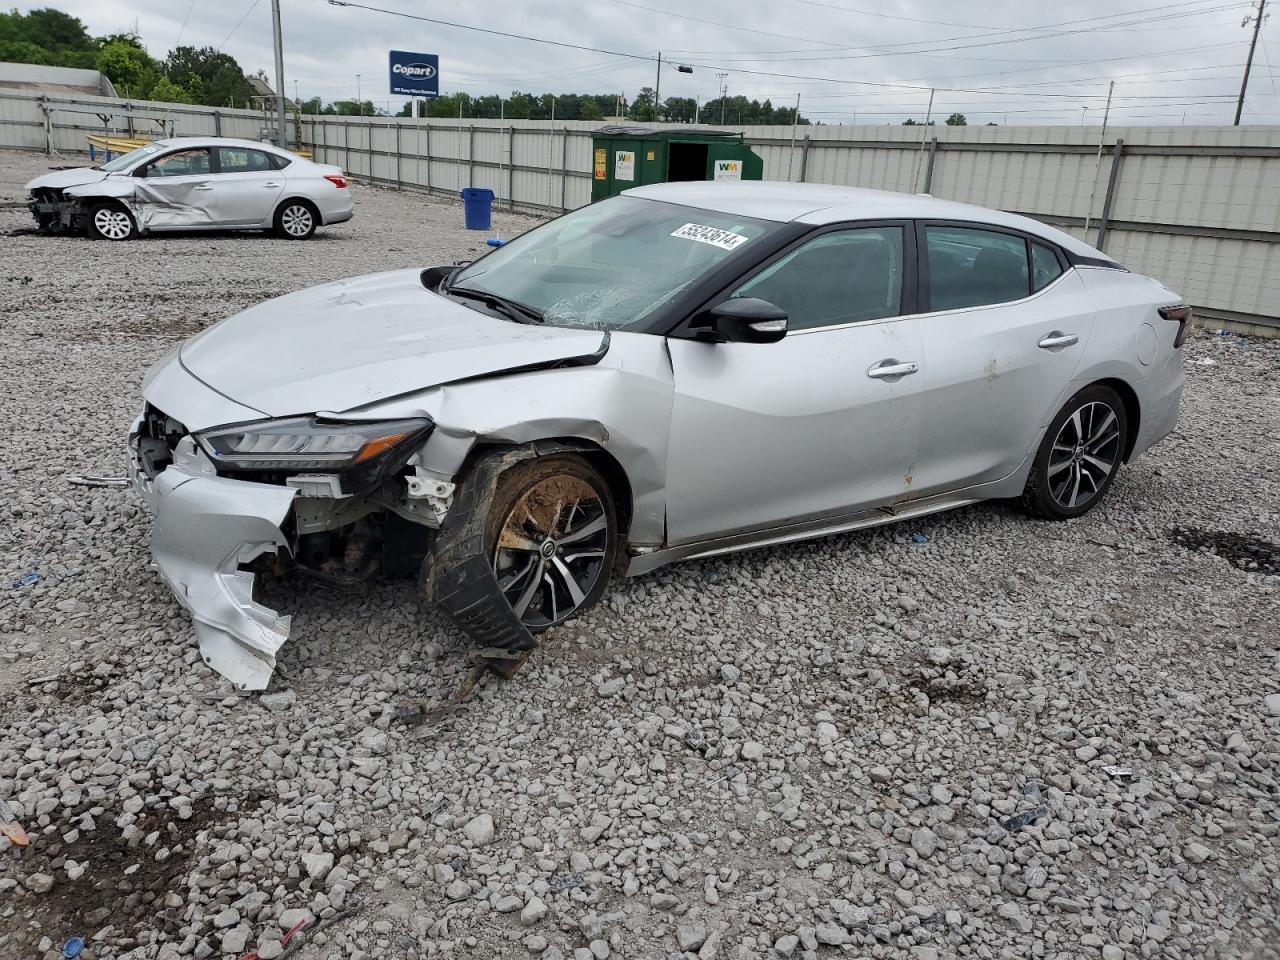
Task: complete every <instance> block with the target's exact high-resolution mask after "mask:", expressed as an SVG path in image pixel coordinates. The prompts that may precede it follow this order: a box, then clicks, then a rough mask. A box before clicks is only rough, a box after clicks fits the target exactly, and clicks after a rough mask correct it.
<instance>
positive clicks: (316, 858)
mask: <svg viewBox="0 0 1280 960" xmlns="http://www.w3.org/2000/svg"><path fill="white" fill-rule="evenodd" d="M302 866H303V868H304V869H305V870H306V871H307V876H308V877H310V878H311V879H312V880H316V881H318V880H323V879H324V878H325V877H327V876H328V875H329V871H330V870H332V869H333V854H332V853H304V854H303V855H302Z"/></svg>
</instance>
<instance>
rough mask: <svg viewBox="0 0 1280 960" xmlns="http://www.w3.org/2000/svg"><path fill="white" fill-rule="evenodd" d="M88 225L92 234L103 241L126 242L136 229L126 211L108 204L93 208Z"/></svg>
mask: <svg viewBox="0 0 1280 960" xmlns="http://www.w3.org/2000/svg"><path fill="white" fill-rule="evenodd" d="M90 224H91V225H92V228H93V232H94V234H95V235H96V236H99V237H101V238H102V239H104V240H128V239H129V238H130V237H132V236H133V234H134V231H135V229H136V228H135V227H134V225H133V217H131V216H129V213H128V211H126V210H124V209H123V208H122V207H118V206H115V205H114V204H109V203H103V204H99V205H98V206H96V207H94V209H93V213H92V214H90Z"/></svg>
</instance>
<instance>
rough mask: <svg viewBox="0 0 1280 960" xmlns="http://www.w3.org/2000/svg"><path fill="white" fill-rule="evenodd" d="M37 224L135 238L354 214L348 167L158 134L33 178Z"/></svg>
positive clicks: (284, 232) (238, 143)
mask: <svg viewBox="0 0 1280 960" xmlns="http://www.w3.org/2000/svg"><path fill="white" fill-rule="evenodd" d="M27 191H28V193H29V194H30V202H29V206H30V208H31V213H32V215H33V216H34V217H35V218H36V225H37V226H38V227H39V228H40V229H41V230H42V231H45V232H49V233H67V232H75V233H80V232H88V234H89V235H90V236H93V237H100V238H102V239H104V240H129V239H131V238H133V237H135V236H137V235H138V234H140V233H158V232H161V231H164V230H274V231H275V232H276V233H277V234H279V235H280V236H282V237H285V238H286V239H289V240H305V239H307V238H308V237H310V236H311V235H312V234H313V233H315V230H316V227H318V226H323V225H328V224H333V223H342V222H343V221H345V220H350V219H351V216H352V203H351V191H350V190H348V189H347V178H346V176H345V175H344V174H343V172H342V168H341V167H335V166H331V165H329V164H323V163H313V162H312V161H310V160H305V159H303V158H302V157H300V156H298V155H297V154H294V153H290V152H289V151H287V150H281V149H279V148H278V147H274V146H272V145H271V144H267V143H259V142H257V141H255V140H232V139H228V138H226V137H174V138H170V139H168V140H156V141H155V142H153V143H149V144H147V145H146V146H143V147H139V148H138V149H137V150H131V151H130V152H129V153H125V154H122V155H121V156H118V157H116V158H115V159H114V160H111V161H109V162H107V163H104V164H102V165H101V166H99V167H77V168H75V169H72V170H58V171H55V172H53V173H47V174H45V175H44V176H42V177H36V178H35V179H34V180H32V181H31V182H30V183H28V184H27Z"/></svg>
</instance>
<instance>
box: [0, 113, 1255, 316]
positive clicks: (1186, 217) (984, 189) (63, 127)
mask: <svg viewBox="0 0 1280 960" xmlns="http://www.w3.org/2000/svg"><path fill="white" fill-rule="evenodd" d="M271 123H272V120H271V118H268V117H265V116H264V115H263V114H261V113H258V112H254V111H247V110H215V109H212V108H208V107H190V106H182V105H172V104H146V103H133V104H129V103H126V102H125V101H120V100H109V99H105V98H95V97H83V98H77V99H70V98H62V97H46V98H42V97H37V96H32V95H30V94H27V93H18V92H6V91H4V90H2V89H0V146H8V147H24V148H27V149H37V150H45V149H46V148H50V147H51V148H52V149H53V150H55V151H58V152H61V153H72V152H82V151H83V150H84V149H85V140H84V137H85V135H86V134H87V133H91V132H101V131H102V130H103V129H104V127H110V128H111V129H112V130H114V131H126V132H134V133H136V134H139V135H143V134H152V135H159V134H160V133H161V132H163V133H172V134H177V135H183V134H185V135H212V134H221V135H222V136H238V137H247V138H250V139H256V138H257V137H258V135H259V131H260V130H261V128H263V127H270V126H271ZM598 126H599V124H594V123H583V122H569V123H564V122H554V123H547V122H545V121H527V120H509V121H499V120H463V121H458V120H444V119H432V120H412V119H405V118H390V117H302V118H300V119H298V118H295V119H293V120H291V121H290V134H291V136H293V137H294V138H295V140H296V141H297V142H299V143H300V144H301V145H302V146H303V147H307V148H310V149H311V150H312V151H313V153H314V154H315V158H316V159H317V160H320V161H322V162H327V163H335V164H338V165H339V166H341V167H343V168H344V169H346V170H347V171H348V172H349V173H351V174H353V175H354V176H356V177H357V178H364V179H366V180H370V181H372V182H375V183H381V184H386V185H393V186H398V187H406V188H415V189H423V190H430V191H432V192H434V193H441V194H448V195H454V196H456V194H457V191H458V190H459V189H461V188H462V187H466V186H476V187H488V188H489V189H491V190H493V191H494V192H495V194H497V196H498V198H499V202H500V203H501V204H504V205H506V206H508V207H510V208H511V209H519V210H526V211H529V212H536V213H545V212H552V213H559V212H560V211H562V210H568V209H574V208H576V207H579V206H582V205H583V204H585V203H587V202H588V201H589V199H590V194H591V175H592V156H591V132H592V131H593V130H594V129H595V128H596V127H598ZM729 129H738V128H732V127H730V128H729ZM740 129H742V131H743V132H744V133H745V134H746V136H747V139H748V142H749V143H751V144H752V146H753V147H754V148H755V150H756V151H757V152H758V153H759V154H760V155H761V156H762V157H763V158H764V165H765V177H766V178H767V179H770V180H796V181H809V182H815V183H837V184H849V185H854V186H860V187H875V188H879V189H884V190H902V191H909V192H917V191H927V192H929V193H932V194H934V195H935V196H939V197H946V198H948V199H952V200H961V201H964V202H968V203H976V204H980V205H983V206H991V207H999V208H1001V209H1005V210H1013V211H1016V212H1019V213H1024V214H1026V215H1028V216H1031V217H1035V218H1036V219H1038V220H1042V221H1044V222H1046V223H1052V224H1054V225H1055V226H1059V227H1061V228H1063V229H1065V230H1067V231H1069V232H1071V233H1074V234H1075V235H1077V236H1084V235H1085V233H1084V225H1085V221H1086V218H1087V219H1088V220H1089V223H1090V229H1089V232H1088V240H1089V241H1090V242H1091V243H1094V244H1095V245H1098V246H1101V247H1103V249H1105V250H1106V251H1107V253H1108V254H1110V255H1111V256H1113V257H1115V258H1116V259H1117V260H1119V261H1120V262H1121V263H1123V264H1125V265H1126V266H1128V267H1130V268H1132V269H1134V270H1138V271H1141V272H1143V273H1147V274H1150V275H1152V276H1155V277H1158V278H1160V279H1161V280H1163V281H1165V282H1166V283H1168V284H1169V285H1170V286H1172V287H1174V288H1176V289H1178V290H1180V291H1181V292H1183V293H1184V294H1185V295H1186V296H1187V298H1188V299H1189V300H1190V301H1191V302H1192V304H1193V305H1195V306H1196V307H1197V308H1198V310H1199V312H1200V313H1201V314H1202V315H1207V316H1212V317H1218V318H1222V319H1226V320H1232V321H1235V322H1238V323H1245V324H1257V325H1261V326H1266V327H1272V328H1274V327H1280V127H1120V128H1113V129H1111V130H1108V131H1107V135H1106V139H1105V143H1104V145H1103V150H1102V153H1101V157H1099V152H1098V139H1099V132H1100V131H1099V130H1098V129H1097V128H1096V127H899V126H885V127H870V126H857V127H800V128H798V129H797V130H796V131H794V133H793V130H792V128H790V127H744V128H740ZM793 136H794V140H793Z"/></svg>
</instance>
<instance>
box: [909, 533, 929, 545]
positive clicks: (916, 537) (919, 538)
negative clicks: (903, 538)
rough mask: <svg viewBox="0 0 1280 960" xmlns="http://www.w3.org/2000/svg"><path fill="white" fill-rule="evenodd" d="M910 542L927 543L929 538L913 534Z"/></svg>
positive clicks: (920, 534)
mask: <svg viewBox="0 0 1280 960" xmlns="http://www.w3.org/2000/svg"><path fill="white" fill-rule="evenodd" d="M911 542H912V543H928V542H929V538H928V537H926V536H925V535H924V534H923V533H913V534H912V535H911Z"/></svg>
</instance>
